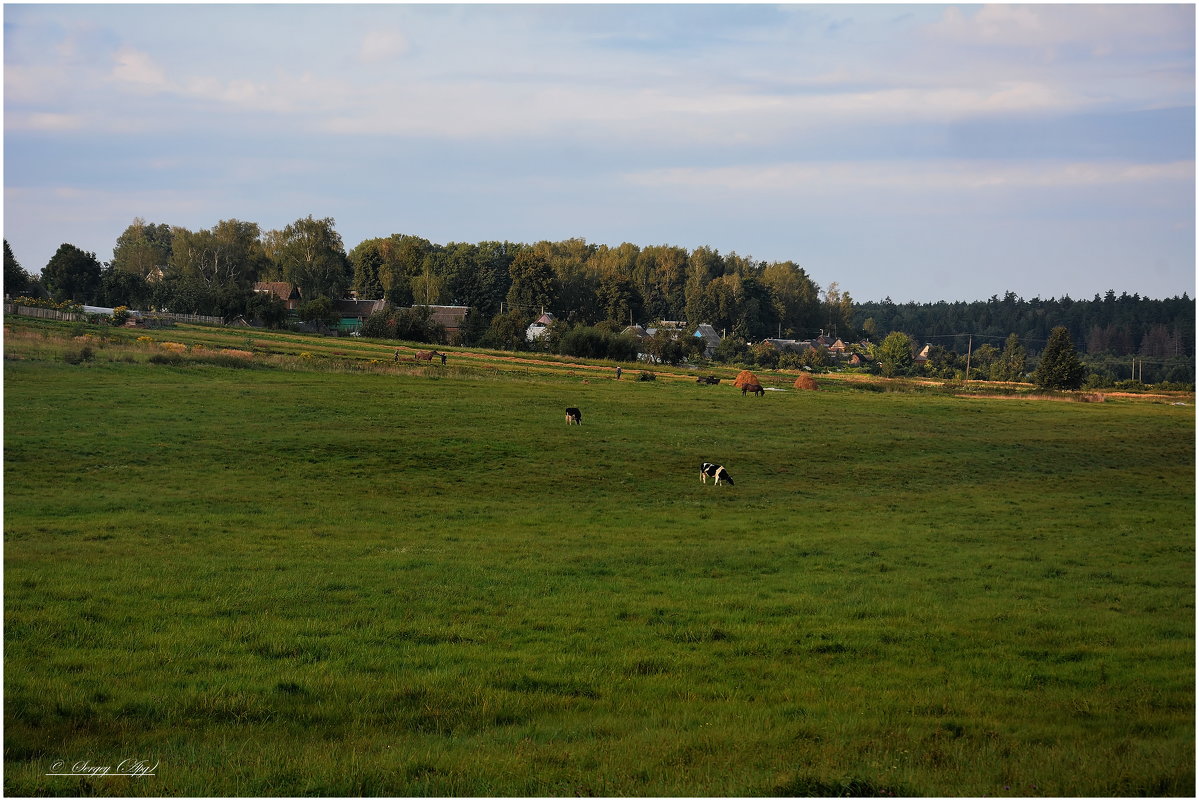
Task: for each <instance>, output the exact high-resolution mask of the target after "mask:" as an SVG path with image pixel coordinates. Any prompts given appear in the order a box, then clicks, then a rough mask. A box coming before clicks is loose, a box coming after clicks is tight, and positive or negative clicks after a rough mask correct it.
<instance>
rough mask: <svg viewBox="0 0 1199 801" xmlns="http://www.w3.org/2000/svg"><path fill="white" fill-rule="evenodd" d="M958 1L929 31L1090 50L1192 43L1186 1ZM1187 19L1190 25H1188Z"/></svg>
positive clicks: (979, 41) (967, 40) (946, 36)
mask: <svg viewBox="0 0 1199 801" xmlns="http://www.w3.org/2000/svg"><path fill="white" fill-rule="evenodd" d="M970 8H972V9H974V11H973V13H967V12H963V11H962V10H961V9H960V8H958V7H957V6H951V7H950V8H947V9H946V10H945V13H944V15H943V16H942V18H941V20H940V21H939V22H937V23H936V24H935V25H932V26H930V28H929V29H928V33H929V34H930V35H931V36H933V37H935V38H939V39H943V40H948V41H954V42H957V43H959V44H968V45H998V46H1009V47H1011V46H1015V47H1052V46H1062V45H1081V46H1084V47H1086V48H1087V49H1088V50H1090V51H1091V52H1092V53H1114V52H1139V51H1143V50H1147V49H1154V48H1160V47H1161V46H1163V45H1165V46H1169V47H1186V46H1187V44H1188V43H1189V42H1193V37H1194V20H1195V17H1194V9H1193V8H1191V7H1188V6H1185V5H1152V4H1111V5H1107V4H1098V5H1088V6H1085V7H1084V6H1076V5H1068V4H1067V5H1059V4H1022V5H984V6H971V7H970ZM1188 23H1189V24H1188Z"/></svg>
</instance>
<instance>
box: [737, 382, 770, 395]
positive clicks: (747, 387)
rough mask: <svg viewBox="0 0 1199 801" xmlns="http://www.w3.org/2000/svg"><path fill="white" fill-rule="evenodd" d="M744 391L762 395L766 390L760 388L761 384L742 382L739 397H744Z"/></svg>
mask: <svg viewBox="0 0 1199 801" xmlns="http://www.w3.org/2000/svg"><path fill="white" fill-rule="evenodd" d="M746 392H752V393H754V394H755V395H762V396H764V395H765V394H766V390H764V389H762V385H761V384H742V385H741V397H743V398H744V397H745V393H746Z"/></svg>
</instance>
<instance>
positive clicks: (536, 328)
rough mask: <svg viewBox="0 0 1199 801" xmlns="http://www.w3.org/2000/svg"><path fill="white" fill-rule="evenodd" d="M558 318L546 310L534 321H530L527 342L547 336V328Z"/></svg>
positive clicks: (526, 331)
mask: <svg viewBox="0 0 1199 801" xmlns="http://www.w3.org/2000/svg"><path fill="white" fill-rule="evenodd" d="M556 319H557V318H556V317H554V315H552V314H550V313H549V312H546V313H545V314H543V315H541V316H540V317H538V318H537V319H536V320H534V321H533V322H531V323H529V327H528V328H526V329H525V342H533V341H535V340H538V339H541V338H542V337H543V336H545V332H546V329H548V328H549V327H550V323H552V322H554V320H556Z"/></svg>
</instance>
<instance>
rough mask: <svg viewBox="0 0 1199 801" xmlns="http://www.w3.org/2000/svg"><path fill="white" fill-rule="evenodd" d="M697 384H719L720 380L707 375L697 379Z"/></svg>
mask: <svg viewBox="0 0 1199 801" xmlns="http://www.w3.org/2000/svg"><path fill="white" fill-rule="evenodd" d="M695 383H697V384H719V383H720V379H719V378H717V377H716V376H714V375H706V376H705V375H701V376H700V377H699V378H697V379H695Z"/></svg>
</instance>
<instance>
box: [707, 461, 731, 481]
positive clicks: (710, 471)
mask: <svg viewBox="0 0 1199 801" xmlns="http://www.w3.org/2000/svg"><path fill="white" fill-rule="evenodd" d="M708 476H711V477H712V478H714V479H716V483H717V484H720V483H721V482H724V483H726V484H730V485H731V484H733V483H734V482H733V477H732V476H730V475H729V471H728V470H725V469H724V466H723V465H718V464H712V463H711V462H704V463H703V464H702V465H701V466H700V468H699V478H700V480H701V481H703V482H704V483H705V484H707V483H708Z"/></svg>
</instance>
